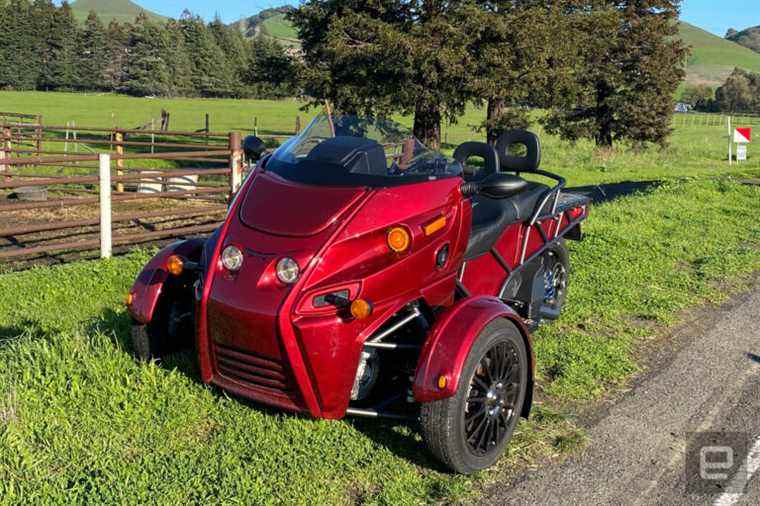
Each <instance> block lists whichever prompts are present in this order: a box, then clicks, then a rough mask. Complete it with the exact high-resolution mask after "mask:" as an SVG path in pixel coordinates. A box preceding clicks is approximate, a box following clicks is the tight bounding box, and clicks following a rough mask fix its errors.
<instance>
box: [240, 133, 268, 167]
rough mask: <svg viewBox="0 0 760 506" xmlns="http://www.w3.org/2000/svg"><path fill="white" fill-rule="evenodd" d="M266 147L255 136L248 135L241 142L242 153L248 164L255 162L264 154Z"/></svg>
mask: <svg viewBox="0 0 760 506" xmlns="http://www.w3.org/2000/svg"><path fill="white" fill-rule="evenodd" d="M266 150H267V147H266V144H264V141H263V140H261V139H259V138H258V137H256V136H255V135H249V136H248V137H246V138H245V139H244V140H243V153H245V158H246V159H247V160H249V161H250V162H257V161H259V160H260V159H261V157H262V156H263V155H264V153H266Z"/></svg>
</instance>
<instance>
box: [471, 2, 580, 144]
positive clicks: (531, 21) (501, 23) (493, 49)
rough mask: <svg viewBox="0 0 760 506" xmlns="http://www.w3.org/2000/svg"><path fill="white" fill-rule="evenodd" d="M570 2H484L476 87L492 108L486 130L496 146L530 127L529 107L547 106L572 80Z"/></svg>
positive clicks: (479, 12) (475, 25)
mask: <svg viewBox="0 0 760 506" xmlns="http://www.w3.org/2000/svg"><path fill="white" fill-rule="evenodd" d="M565 4H566V2H565V1H563V0H559V1H558V0H555V1H549V2H536V1H532V0H517V1H516V0H496V1H492V0H479V1H477V2H476V5H477V9H476V10H474V12H472V13H471V14H470V15H469V17H468V19H469V20H470V30H471V33H472V34H473V35H476V37H475V40H473V42H472V51H473V61H474V64H475V67H474V68H473V69H472V80H471V84H470V85H471V87H472V90H473V94H474V95H475V96H476V97H478V99H479V101H482V102H485V103H486V104H487V108H486V110H487V115H486V121H485V122H484V124H483V125H482V128H483V129H485V130H486V137H487V140H488V141H489V142H490V143H494V142H495V141H496V139H497V138H498V136H499V135H500V133H501V132H503V131H504V130H506V129H510V128H526V127H527V126H528V125H529V124H530V115H529V114H528V110H527V109H526V108H525V107H524V106H527V105H531V106H542V107H543V106H546V105H548V104H550V103H551V101H552V90H553V89H556V88H557V87H558V86H560V83H563V82H566V81H568V80H569V79H571V78H572V69H571V66H570V63H571V61H572V60H571V59H570V56H572V54H573V53H572V49H571V48H572V44H571V43H570V41H569V40H568V38H567V36H566V34H568V33H570V34H571V33H572V27H568V26H566V24H567V20H566V17H565V7H566V5H565Z"/></svg>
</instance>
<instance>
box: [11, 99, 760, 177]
mask: <svg viewBox="0 0 760 506" xmlns="http://www.w3.org/2000/svg"><path fill="white" fill-rule="evenodd" d="M301 107H302V104H301V103H300V102H298V101H296V100H283V101H273V100H225V99H209V100H200V99H147V98H134V97H127V96H124V95H114V94H107V93H105V94H76V93H44V92H0V110H7V112H27V113H35V114H37V113H41V114H43V115H44V118H43V121H44V122H45V123H46V124H56V125H64V124H65V123H66V122H67V121H75V122H76V124H77V125H80V126H92V127H112V126H114V125H117V126H120V127H122V128H133V127H135V126H137V125H143V124H145V123H147V122H149V121H150V119H151V118H160V116H161V109H166V110H168V111H169V112H170V113H171V125H170V126H171V129H173V130H197V129H199V128H202V127H203V126H204V116H205V114H206V113H208V114H210V118H211V129H212V130H214V131H220V132H225V131H229V130H240V131H245V132H250V131H251V130H252V128H253V123H254V117H255V118H257V120H258V126H259V131H260V133H264V134H266V133H281V134H290V133H292V132H293V131H294V128H295V123H296V116H298V115H300V116H301V122H302V125H304V126H305V125H306V124H307V122H308V120H309V119H310V118H311V117H312V116H313V115H314V114H315V111H308V112H303V111H301V110H300V108H301ZM483 115H484V113H483V111H482V110H481V109H476V108H470V109H469V110H468V111H467V113H466V114H465V115H464V116H463V117H462V118H460V119H459V121H458V123H457V124H455V125H445V126H444V128H443V134H444V135H443V136H444V141H445V142H447V143H448V145H449V149H451V145H453V144H457V143H461V142H464V141H466V140H471V139H478V138H479V136H480V134H476V133H475V132H474V131H473V127H474V126H475V125H478V124H480V123H481V122H482V121H483ZM400 119H401V120H402V121H404V122H406V123H407V124H411V120H410V119H409V118H400ZM535 130H536V131H537V132H538V133H539V134H541V138H542V142H543V148H544V149H543V156H544V167H546V168H549V169H551V170H553V171H556V172H559V173H560V174H562V175H563V176H565V177H567V178H568V180H569V181H570V184H572V185H585V184H592V183H593V184H598V183H610V182H619V181H626V180H630V181H641V180H653V179H661V178H667V177H692V176H712V175H719V174H729V173H731V174H741V173H745V172H753V171H758V170H760V155H758V154H755V149H754V148H753V147H752V146H750V160H749V162H748V163H746V164H744V165H741V166H737V165H734V166H733V167H731V168H729V167H728V164H727V134H726V129H725V127H723V126H689V127H688V128H679V129H677V130H676V131H675V133H674V135H673V137H672V139H671V146H670V147H669V148H668V149H666V150H660V149H651V150H648V151H645V152H641V153H636V152H632V151H630V150H626V149H619V150H615V151H611V152H605V153H599V152H597V151H596V150H595V149H594V146H593V144H592V143H591V142H588V141H582V142H578V143H576V144H572V143H569V142H565V141H562V140H560V139H558V138H556V137H553V136H546V135H543V133H542V131H541V129H540V128H538V127H536V128H535Z"/></svg>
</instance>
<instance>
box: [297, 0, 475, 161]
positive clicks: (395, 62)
mask: <svg viewBox="0 0 760 506" xmlns="http://www.w3.org/2000/svg"><path fill="white" fill-rule="evenodd" d="M471 4H472V2H468V1H453V2H424V1H417V2H409V1H387V0H372V1H366V2H365V1H358V0H345V1H336V0H307V1H305V2H304V3H303V4H301V6H300V7H299V8H298V9H296V10H294V11H293V12H292V13H290V14H289V17H290V19H291V20H292V21H293V23H294V25H295V26H296V28H297V29H298V32H299V36H300V38H301V40H302V42H303V51H304V58H305V61H306V65H307V68H306V70H305V72H304V77H305V80H306V81H305V88H306V89H305V92H306V94H307V95H309V96H311V97H314V99H315V100H314V101H315V102H318V101H320V100H323V99H328V100H330V101H332V102H334V104H335V107H336V108H337V109H339V110H342V111H345V112H360V113H368V114H377V115H385V114H390V113H392V112H404V113H413V114H414V133H415V135H416V136H417V137H418V138H420V139H421V140H422V141H423V142H426V143H427V144H429V145H430V146H431V147H438V145H439V144H440V125H441V120H442V119H443V118H444V117H447V118H448V119H450V120H455V119H456V117H457V116H459V115H460V114H461V113H462V112H463V111H464V107H465V105H466V103H467V101H468V99H469V98H471V94H470V92H469V91H468V90H469V87H468V84H469V79H470V77H471V72H472V68H473V66H474V65H473V61H472V56H471V53H470V51H469V47H470V45H471V43H472V39H473V35H472V25H471V24H470V22H469V14H470V13H471V10H470V8H471V7H472V5H471Z"/></svg>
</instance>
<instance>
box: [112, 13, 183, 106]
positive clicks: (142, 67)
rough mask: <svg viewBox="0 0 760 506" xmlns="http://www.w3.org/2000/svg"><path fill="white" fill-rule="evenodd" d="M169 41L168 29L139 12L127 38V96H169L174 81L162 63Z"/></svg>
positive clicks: (165, 63) (125, 86) (166, 66)
mask: <svg viewBox="0 0 760 506" xmlns="http://www.w3.org/2000/svg"><path fill="white" fill-rule="evenodd" d="M170 42H171V41H170V37H169V33H168V31H167V30H165V29H164V28H163V27H162V26H160V25H157V24H155V23H153V22H151V21H150V20H148V17H147V16H146V15H145V14H144V13H140V15H139V16H138V17H137V19H136V20H135V24H134V26H133V27H132V30H131V32H130V36H129V61H128V63H127V72H126V79H125V82H124V90H125V91H126V92H127V93H130V94H132V95H138V96H151V95H158V96H167V95H170V94H171V92H172V89H173V79H172V75H171V70H170V67H169V65H168V64H167V62H166V60H165V57H166V53H167V49H168V47H169V45H170Z"/></svg>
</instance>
